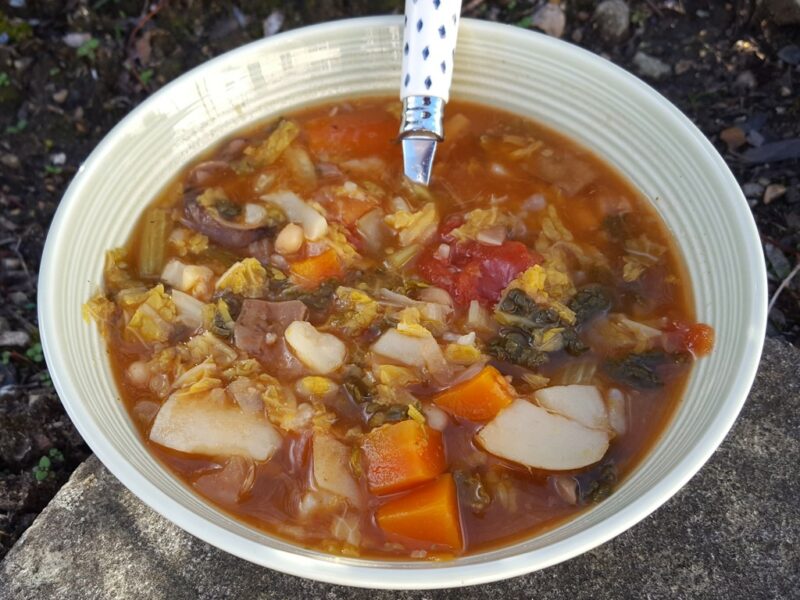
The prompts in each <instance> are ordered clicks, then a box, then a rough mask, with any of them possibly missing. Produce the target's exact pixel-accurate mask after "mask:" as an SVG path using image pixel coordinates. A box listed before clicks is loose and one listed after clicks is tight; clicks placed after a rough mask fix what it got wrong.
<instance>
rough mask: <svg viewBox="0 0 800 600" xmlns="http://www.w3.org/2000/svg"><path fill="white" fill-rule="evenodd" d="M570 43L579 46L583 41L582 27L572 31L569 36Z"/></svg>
mask: <svg viewBox="0 0 800 600" xmlns="http://www.w3.org/2000/svg"><path fill="white" fill-rule="evenodd" d="M570 37H571V38H572V41H573V42H575V43H576V44H580V43H581V42H582V41H583V27H576V28H575V29H573V30H572V33H571V34H570Z"/></svg>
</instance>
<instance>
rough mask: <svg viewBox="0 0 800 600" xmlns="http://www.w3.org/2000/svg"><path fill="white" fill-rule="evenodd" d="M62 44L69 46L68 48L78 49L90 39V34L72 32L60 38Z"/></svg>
mask: <svg viewBox="0 0 800 600" xmlns="http://www.w3.org/2000/svg"><path fill="white" fill-rule="evenodd" d="M61 39H62V40H63V42H64V43H65V44H66V45H67V46H69V47H70V48H80V47H81V46H83V45H84V44H85V43H86V42H88V41H89V40H90V39H92V34H90V33H78V32H72V33H68V34H67V35H65V36H64V37H63V38H61Z"/></svg>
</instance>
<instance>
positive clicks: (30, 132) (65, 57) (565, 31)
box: [0, 0, 800, 557]
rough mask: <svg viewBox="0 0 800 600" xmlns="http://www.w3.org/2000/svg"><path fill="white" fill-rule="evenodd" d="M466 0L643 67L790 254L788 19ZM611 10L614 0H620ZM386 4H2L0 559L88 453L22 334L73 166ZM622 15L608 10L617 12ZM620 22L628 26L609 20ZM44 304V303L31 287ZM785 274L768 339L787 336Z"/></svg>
mask: <svg viewBox="0 0 800 600" xmlns="http://www.w3.org/2000/svg"><path fill="white" fill-rule="evenodd" d="M543 4H544V0H538V1H533V2H528V1H521V0H498V1H483V0H471V1H470V0H465V2H464V11H465V14H466V15H468V16H473V17H478V18H483V19H489V20H494V21H500V22H505V23H511V24H516V25H518V26H520V27H529V28H531V27H534V26H536V25H538V26H540V27H542V28H544V29H547V30H548V31H552V32H555V33H561V34H562V37H563V38H564V39H566V40H568V41H572V42H573V43H576V44H578V45H580V46H583V47H585V48H588V49H590V50H592V51H593V52H597V53H599V54H602V55H603V56H605V57H607V58H609V59H610V60H613V61H614V62H616V63H617V64H619V65H621V66H623V67H625V68H627V69H629V70H631V71H633V72H635V73H637V74H640V75H642V76H643V77H644V78H645V79H646V80H647V81H648V82H649V83H650V84H651V85H653V86H654V87H655V88H656V89H658V90H659V91H660V92H661V93H663V94H664V95H666V96H667V97H668V98H669V99H670V100H672V101H673V102H674V103H675V104H676V105H677V106H678V107H680V108H681V109H682V110H683V111H684V112H685V113H686V114H688V115H689V117H690V118H691V119H692V120H693V121H694V122H695V123H696V124H697V125H698V127H700V129H701V130H702V131H703V132H704V133H705V134H706V135H707V136H708V137H709V138H710V139H711V140H712V142H713V143H714V144H715V145H716V147H717V148H718V149H719V150H720V151H721V152H722V154H723V156H724V157H725V159H726V160H727V162H728V164H729V165H730V167H731V169H732V170H733V172H734V174H735V175H736V177H737V178H738V180H739V182H740V183H741V185H742V187H743V190H744V191H745V194H746V195H747V196H748V199H749V202H750V205H751V207H752V209H753V214H754V216H755V218H756V221H757V223H758V225H759V228H760V230H761V232H762V236H763V241H764V244H765V253H766V257H767V264H768V266H769V270H770V293H771V295H774V294H775V291H776V290H777V289H778V288H779V287H780V286H781V285H782V282H787V281H789V277H790V276H791V275H792V273H793V272H795V271H794V270H795V269H797V265H798V264H799V263H798V258H800V254H799V253H798V250H799V249H800V181H799V179H800V175H799V173H800V168H798V167H800V159H799V158H798V157H800V141H798V138H800V99H799V97H798V92H797V88H798V81H797V80H798V76H799V75H800V70H799V68H798V65H799V64H800V48H798V46H800V30H798V29H797V28H790V27H784V28H779V27H777V26H774V25H772V24H770V22H769V21H767V20H765V19H764V15H759V14H757V11H756V9H755V6H754V4H755V3H754V2H749V1H744V0H739V1H731V2H728V3H722V2H717V1H713V0H707V1H705V2H702V1H691V0H642V1H639V0H633V1H631V2H630V3H629V4H628V5H627V6H629V10H628V11H627V15H625V14H623V13H624V12H625V11H624V6H620V5H619V3H617V6H616V7H607V9H608V10H612V11H613V10H616V11H617V12H616V13H613V12H612V13H611V14H610V15H608V14H606V15H604V16H603V18H602V19H600V18H596V17H594V13H595V4H597V3H596V2H594V1H592V0H574V1H572V2H569V3H566V8H565V11H564V16H565V20H564V21H563V22H562V21H561V20H560V16H559V15H558V14H555V13H553V12H552V11H550V14H547V15H545V14H543V13H540V12H538V11H539V9H540V8H541V5H543ZM622 4H623V5H625V3H624V2H623V3H622ZM401 10H402V2H401V1H400V0H379V1H367V0H349V1H348V0H333V1H328V2H322V1H318V0H308V1H306V2H296V3H286V2H280V1H260V2H259V1H256V0H241V1H240V2H238V3H236V4H228V3H215V2H210V1H203V2H201V1H198V0H194V1H192V0H182V1H178V0H173V1H166V0H160V1H157V2H153V3H148V2H145V3H144V7H143V4H142V2H141V1H140V0H89V1H77V0H67V1H66V2H62V1H57V0H9V2H7V3H4V5H3V8H2V9H0V289H2V296H3V300H4V302H2V303H0V557H2V556H3V555H4V554H5V552H6V551H7V550H8V548H10V547H11V545H12V544H13V542H14V541H15V540H16V538H17V537H18V536H19V535H20V534H21V532H22V531H23V530H24V529H25V528H26V527H27V526H28V525H29V524H30V522H31V521H32V520H33V518H34V517H35V516H36V514H38V512H39V511H40V510H41V509H42V508H43V507H44V505H45V504H46V503H47V501H48V500H49V499H50V498H51V497H52V495H53V494H54V493H55V491H57V490H58V488H59V487H60V485H61V484H62V483H63V482H64V481H65V480H66V478H67V477H68V476H69V473H70V472H71V471H72V470H73V469H74V467H75V466H76V465H77V464H79V463H80V461H82V460H83V459H84V458H85V457H86V456H87V454H88V448H87V447H86V446H85V445H84V444H83V443H82V441H81V439H80V437H79V436H78V434H77V432H76V431H75V430H74V428H73V427H72V425H71V424H70V422H69V420H68V419H67V417H66V415H65V414H64V412H63V410H62V408H61V405H60V404H59V402H58V399H57V397H56V394H55V393H54V391H53V388H52V385H51V383H50V380H49V377H48V375H47V370H46V367H45V364H44V362H43V360H42V356H41V346H40V345H39V343H38V329H37V319H36V302H37V298H36V292H35V287H36V273H37V271H38V267H39V260H40V256H41V251H42V246H43V243H44V237H45V234H46V231H47V227H48V225H49V223H50V220H51V218H52V216H53V213H54V211H55V208H56V206H57V204H58V201H59V199H60V197H61V195H62V193H63V191H64V189H65V188H66V186H67V184H68V183H69V180H70V179H71V177H72V176H73V175H74V174H75V172H76V170H77V168H78V167H79V165H80V164H81V161H83V160H84V158H85V157H86V156H87V155H88V154H89V152H90V151H91V150H92V148H93V147H94V146H95V145H96V144H97V142H99V141H100V139H101V138H102V137H103V135H104V134H105V133H106V132H107V131H108V130H109V129H110V128H111V127H112V126H113V125H114V124H115V123H116V122H118V121H119V120H120V119H121V118H122V117H123V116H124V115H125V114H126V113H127V112H128V111H130V110H131V109H132V108H133V107H134V106H135V105H136V104H138V103H139V102H141V101H142V100H143V99H144V98H146V97H147V96H148V95H149V94H151V93H152V92H154V91H155V90H156V89H158V88H159V87H161V86H162V85H164V84H165V83H167V82H168V81H170V80H171V79H173V78H175V77H176V76H178V75H179V74H181V73H183V72H185V71H187V70H189V69H190V68H192V67H194V66H195V65H197V64H199V63H201V62H203V61H205V60H207V59H209V58H211V57H213V56H216V55H218V54H221V53H222V52H225V51H226V50H229V49H231V48H234V47H236V46H239V45H241V44H244V43H247V42H249V41H252V40H254V39H258V38H261V37H263V36H264V35H265V34H274V33H276V32H278V31H284V30H287V29H291V28H295V27H298V26H301V25H304V24H309V23H314V22H319V21H325V20H330V19H335V18H341V17H350V16H362V15H367V14H381V13H387V12H399V11H401ZM620 11H621V12H620ZM626 23H627V27H626V26H625V25H626ZM47 301H57V299H47ZM799 309H800V276H798V277H797V278H794V279H793V280H791V281H789V283H788V284H787V283H784V284H783V287H782V291H781V294H780V297H779V298H778V300H777V301H776V302H775V306H774V307H773V309H772V311H771V313H770V329H769V334H770V335H774V336H780V337H784V338H785V339H787V340H789V341H791V342H792V343H795V344H797V343H798V341H800V310H799Z"/></svg>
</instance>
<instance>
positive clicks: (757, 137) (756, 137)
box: [747, 129, 764, 148]
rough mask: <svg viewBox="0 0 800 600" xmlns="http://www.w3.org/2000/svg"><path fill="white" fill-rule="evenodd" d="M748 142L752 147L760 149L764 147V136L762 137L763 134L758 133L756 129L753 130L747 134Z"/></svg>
mask: <svg viewBox="0 0 800 600" xmlns="http://www.w3.org/2000/svg"><path fill="white" fill-rule="evenodd" d="M747 142H748V143H749V144H750V145H751V146H753V147H755V148H758V147H759V146H763V145H764V136H763V135H761V133H760V132H758V131H756V130H755V129H752V130H750V131H748V132H747Z"/></svg>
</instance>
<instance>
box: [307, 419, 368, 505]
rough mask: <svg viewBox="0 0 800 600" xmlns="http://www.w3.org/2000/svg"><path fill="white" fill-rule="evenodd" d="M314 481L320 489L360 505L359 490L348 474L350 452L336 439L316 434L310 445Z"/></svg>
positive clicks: (349, 473)
mask: <svg viewBox="0 0 800 600" xmlns="http://www.w3.org/2000/svg"><path fill="white" fill-rule="evenodd" d="M311 453H312V456H313V464H314V479H315V480H316V482H317V485H318V486H319V487H320V489H323V490H325V491H327V492H331V493H333V494H337V495H339V496H342V497H344V498H347V499H348V500H349V501H350V502H351V503H352V504H353V506H360V505H361V503H362V497H361V490H360V489H359V487H358V484H357V483H356V480H355V478H354V477H353V474H352V473H351V472H350V469H349V468H348V465H349V464H350V455H351V450H350V448H348V447H347V446H345V445H344V444H343V443H342V442H340V441H339V440H337V439H336V438H334V437H332V436H330V435H327V434H324V433H320V432H317V433H315V434H314V439H313V441H312V445H311Z"/></svg>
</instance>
